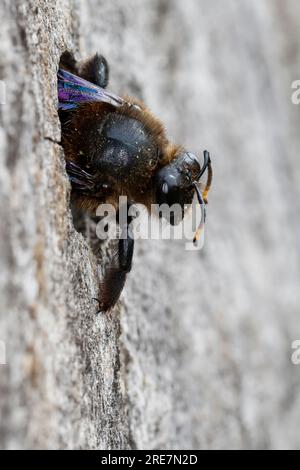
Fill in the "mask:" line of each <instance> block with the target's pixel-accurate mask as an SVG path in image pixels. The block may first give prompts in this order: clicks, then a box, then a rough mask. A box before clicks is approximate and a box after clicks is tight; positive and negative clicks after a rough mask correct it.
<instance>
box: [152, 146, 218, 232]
mask: <svg viewBox="0 0 300 470" xmlns="http://www.w3.org/2000/svg"><path fill="white" fill-rule="evenodd" d="M206 169H208V180H207V184H206V187H205V190H204V191H203V194H202V193H201V191H200V189H199V187H198V186H197V183H198V182H199V180H200V178H201V176H202V175H203V173H204V172H205V171H206ZM211 179H212V170H211V163H210V156H209V153H208V152H207V151H206V150H205V151H204V163H203V165H202V167H201V165H200V163H199V160H198V159H197V157H196V156H195V155H194V154H192V153H190V152H183V153H181V154H180V155H178V156H177V157H176V158H175V159H174V160H172V161H171V162H170V163H169V164H168V165H166V166H164V167H162V168H161V169H160V170H158V172H157V174H156V176H155V191H156V202H157V204H159V205H162V204H166V205H167V206H168V207H171V206H173V205H174V204H176V205H178V206H177V207H178V209H179V210H177V211H176V210H175V212H174V213H173V212H171V213H169V214H170V220H169V221H170V224H171V225H177V224H178V223H180V222H181V220H182V219H183V217H184V206H185V205H190V204H191V203H192V200H193V196H194V194H195V191H196V193H197V196H198V200H199V203H200V204H201V205H203V204H204V203H206V202H207V201H206V196H207V193H208V191H209V188H210V184H211ZM161 213H162V215H164V213H163V211H161Z"/></svg>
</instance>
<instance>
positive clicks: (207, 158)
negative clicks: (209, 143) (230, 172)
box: [198, 150, 213, 204]
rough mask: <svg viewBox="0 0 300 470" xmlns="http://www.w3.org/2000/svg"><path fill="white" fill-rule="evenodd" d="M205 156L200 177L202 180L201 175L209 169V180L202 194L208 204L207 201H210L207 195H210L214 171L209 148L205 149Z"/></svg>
mask: <svg viewBox="0 0 300 470" xmlns="http://www.w3.org/2000/svg"><path fill="white" fill-rule="evenodd" d="M203 156H204V162H203V166H202V168H201V171H200V175H199V178H198V179H199V180H200V178H201V176H202V175H203V174H204V172H205V171H206V169H207V170H208V173H207V180H206V185H205V188H204V191H203V195H202V196H203V200H204V202H205V204H207V202H208V201H207V196H208V193H209V190H210V187H211V183H212V178H213V171H212V166H211V159H210V155H209V152H208V151H207V150H204V152H203Z"/></svg>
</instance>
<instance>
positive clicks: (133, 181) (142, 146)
mask: <svg viewBox="0 0 300 470" xmlns="http://www.w3.org/2000/svg"><path fill="white" fill-rule="evenodd" d="M82 132H83V134H85V135H86V134H87V136H86V139H85V140H84V141H83V142H84V143H83V145H82V149H81V150H82V155H85V156H86V159H85V165H86V167H87V168H89V169H91V170H92V171H93V172H97V173H98V174H99V177H100V178H101V179H103V180H105V181H110V182H111V185H112V186H113V187H114V188H120V187H122V191H123V192H124V193H126V194H128V193H130V192H131V191H130V188H132V187H134V188H135V192H138V191H140V192H144V191H145V190H146V188H147V187H148V186H149V183H150V180H151V177H152V176H153V172H154V170H155V168H156V167H157V164H158V152H157V147H156V144H155V141H154V140H153V138H152V137H151V135H149V132H147V130H146V129H145V127H144V126H143V124H142V123H141V121H139V120H137V119H134V118H132V117H128V116H126V115H124V114H119V113H117V112H108V113H107V114H106V113H105V114H104V115H102V117H101V118H99V119H95V121H94V122H93V123H88V129H85V128H84V129H82ZM117 192H119V190H117Z"/></svg>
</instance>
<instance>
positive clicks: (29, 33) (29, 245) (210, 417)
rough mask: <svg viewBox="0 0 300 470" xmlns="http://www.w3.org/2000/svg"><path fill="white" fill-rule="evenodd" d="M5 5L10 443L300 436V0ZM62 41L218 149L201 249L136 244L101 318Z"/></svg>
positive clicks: (168, 444) (176, 128)
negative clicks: (79, 200) (77, 178)
mask: <svg viewBox="0 0 300 470" xmlns="http://www.w3.org/2000/svg"><path fill="white" fill-rule="evenodd" d="M0 15H1V28H0V79H1V80H2V82H4V83H5V85H6V102H5V104H2V105H0V150H1V152H0V156H1V160H0V166H1V169H0V193H1V202H0V224H1V237H0V256H1V271H0V285H1V314H0V340H2V341H3V342H5V345H6V365H0V447H1V448H22V449H24V448H49V449H53V448H63V449H74V448H76V449H77V448H89V449H95V448H97V449H110V448H114V449H116V448H117V449H127V448H129V449H134V448H138V449H143V448H148V449H167V448H168V449H179V448H196V449H199V448H299V447H300V437H299V425H300V395H299V393H298V390H299V386H300V368H299V367H298V368H297V366H295V365H293V364H292V362H291V354H292V349H291V343H292V341H294V340H295V339H299V338H300V326H299V304H300V289H299V279H300V250H299V239H300V222H299V210H300V184H299V182H300V163H299V146H300V134H299V125H300V118H299V116H300V108H299V106H298V107H297V106H295V105H293V104H292V102H291V93H292V90H291V83H292V81H293V80H296V79H299V78H300V55H299V46H300V28H299V23H300V4H299V2H298V1H297V0H287V1H284V2H283V1H281V0H262V1H260V2H253V1H251V0H243V1H240V0H228V1H226V2H221V1H218V0H212V1H204V0H201V1H197V0H189V1H187V2H182V1H180V0H173V1H171V0H144V1H143V2H141V1H138V0H127V1H126V2H124V1H121V0H112V1H105V0H89V1H84V0H48V1H45V0H44V1H42V0H37V1H33V0H23V1H21V0H15V1H12V2H11V1H8V0H2V2H1V4H0ZM65 50H70V51H73V52H74V53H75V54H76V57H77V58H85V57H86V56H87V55H89V54H91V53H94V52H96V51H99V52H100V53H102V54H103V55H105V57H106V58H107V60H108V62H109V64H110V72H111V81H110V85H109V88H110V89H111V90H112V91H114V92H116V93H118V94H121V93H123V92H125V93H128V94H132V95H134V96H137V97H139V98H142V99H144V100H145V102H146V103H147V104H148V105H149V107H150V108H151V109H152V110H153V112H155V113H156V114H157V115H158V117H160V118H161V119H162V120H163V122H164V123H165V124H166V127H167V129H168V133H169V135H170V136H172V137H173V139H174V141H176V142H178V143H182V144H183V145H185V146H186V147H188V148H189V149H190V150H191V151H193V152H195V153H197V154H199V155H200V154H202V151H203V150H204V149H205V148H207V149H209V151H210V152H211V156H212V159H213V167H214V174H215V178H214V183H213V189H212V192H211V197H210V202H209V208H208V221H207V231H206V245H205V248H204V250H203V251H200V252H198V251H196V252H193V251H191V252H190V251H186V250H185V249H184V247H185V245H184V243H185V242H184V241H168V240H165V241H158V240H157V241H155V240H152V241H151V240H140V241H137V242H136V251H135V256H134V266H133V270H132V272H131V274H130V275H129V277H128V281H127V283H126V287H125V290H124V292H123V294H122V296H121V300H120V302H119V303H118V305H117V307H116V308H115V310H114V311H113V312H112V313H111V314H109V315H98V316H97V315H96V311H97V305H95V302H94V301H93V300H92V298H93V297H96V296H97V295H98V275H97V259H96V257H95V255H94V254H93V252H92V250H91V246H90V242H89V239H88V237H85V236H83V235H82V233H80V232H79V231H78V230H76V229H75V228H74V223H73V218H72V212H71V210H70V201H69V199H70V185H69V182H68V178H67V175H66V172H65V161H64V155H63V151H62V148H61V146H60V144H59V141H60V137H61V136H60V124H59V120H58V116H57V112H56V105H57V90H56V72H57V68H58V63H59V59H60V55H61V54H62V53H63V52H64V51H65ZM105 256H108V257H109V256H110V253H109V252H108V253H107V255H104V256H103V258H102V263H103V264H104V263H105V261H106V259H105Z"/></svg>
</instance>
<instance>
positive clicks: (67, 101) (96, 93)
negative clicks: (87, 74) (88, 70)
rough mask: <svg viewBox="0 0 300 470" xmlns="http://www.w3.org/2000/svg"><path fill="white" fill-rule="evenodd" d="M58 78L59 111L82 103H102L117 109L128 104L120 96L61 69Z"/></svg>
mask: <svg viewBox="0 0 300 470" xmlns="http://www.w3.org/2000/svg"><path fill="white" fill-rule="evenodd" d="M57 78H58V85H57V86H58V109H62V110H69V109H74V108H76V107H77V106H79V105H80V104H81V103H87V102H91V101H100V102H105V103H109V104H112V105H113V106H115V107H118V106H121V105H123V104H125V103H126V101H125V100H123V99H122V98H120V97H119V96H117V95H115V94H113V93H111V92H109V91H107V90H105V89H104V88H101V87H99V86H97V85H94V84H93V83H91V82H88V81H87V80H84V79H83V78H80V77H77V76H76V75H74V74H72V73H70V72H67V71H66V70H62V69H59V70H58V73H57Z"/></svg>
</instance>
